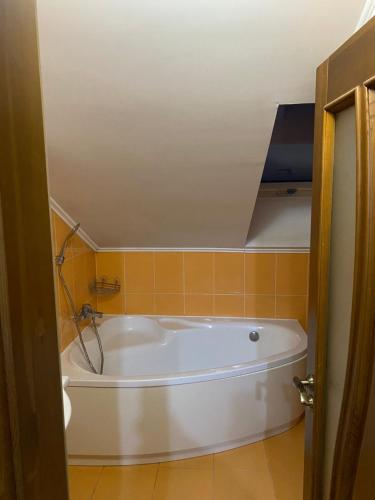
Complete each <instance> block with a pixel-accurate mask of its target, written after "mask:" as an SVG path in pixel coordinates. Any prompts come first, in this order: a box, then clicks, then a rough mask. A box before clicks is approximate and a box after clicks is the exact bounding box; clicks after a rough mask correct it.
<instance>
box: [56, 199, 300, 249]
mask: <svg viewBox="0 0 375 500" xmlns="http://www.w3.org/2000/svg"><path fill="white" fill-rule="evenodd" d="M49 199H50V207H51V209H52V210H53V211H54V212H55V213H56V214H57V215H58V216H59V217H61V218H62V220H63V221H64V222H65V223H66V224H67V225H68V226H69V227H74V226H75V225H76V224H77V221H76V220H74V219H73V218H72V217H71V216H70V215H69V214H68V213H67V212H66V211H65V210H64V209H63V208H62V207H61V205H59V204H58V203H57V201H56V200H55V199H54V198H52V196H50V198H49ZM77 233H78V235H79V236H80V237H81V238H82V239H83V241H84V242H85V243H87V244H88V245H89V247H90V248H92V249H93V250H94V251H95V252H98V253H102V252H111V253H115V252H124V253H126V252H170V251H173V252H215V253H222V252H242V253H290V252H292V253H308V252H310V248H309V247H255V246H254V247H243V248H207V247H196V248H192V247H188V248H182V247H181V248H175V247H168V248H167V247H153V248H151V247H100V246H99V245H97V244H96V243H95V241H94V240H93V239H92V238H91V237H90V236H89V235H88V234H87V233H86V231H85V230H83V229H81V228H79V230H78V232H77Z"/></svg>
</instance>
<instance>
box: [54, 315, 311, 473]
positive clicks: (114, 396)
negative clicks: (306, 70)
mask: <svg viewBox="0 0 375 500" xmlns="http://www.w3.org/2000/svg"><path fill="white" fill-rule="evenodd" d="M251 331H257V332H258V333H259V340H258V341H256V342H253V341H251V340H250V338H249V333H250V332H251ZM99 332H100V335H101V338H102V343H103V349H104V355H105V361H104V373H103V375H96V374H93V373H90V372H89V371H88V369H87V366H86V364H85V361H84V358H83V356H82V353H81V352H80V346H79V343H78V341H77V340H75V341H74V342H72V343H71V344H70V345H69V346H68V347H67V348H66V349H65V351H64V352H63V354H62V355H61V358H62V359H61V361H62V372H63V375H66V376H68V377H69V379H70V382H69V387H68V388H67V392H68V394H69V397H70V399H71V402H72V418H71V422H70V425H69V427H68V429H67V448H68V454H69V461H70V463H72V464H81V465H95V464H103V465H114V464H136V463H150V462H160V461H165V460H175V459H179V458H188V457H194V456H198V455H204V454H207V453H213V452H218V451H223V450H227V449H230V448H234V447H237V446H242V445H244V444H247V443H251V442H254V441H257V440H259V439H263V438H265V437H267V436H271V435H274V434H277V433H280V432H283V431H285V430H287V429H289V428H290V427H291V426H293V425H294V424H295V423H296V422H297V421H298V419H299V418H300V416H301V415H302V413H303V409H302V407H301V406H300V404H299V399H298V394H297V391H296V389H295V388H294V387H293V385H292V379H293V376H294V375H297V376H299V377H300V378H302V377H303V376H304V375H305V362H306V334H305V332H304V331H303V330H302V328H301V326H300V325H299V323H298V322H297V321H296V320H268V319H267V320H266V319H264V320H254V319H228V318H198V317H197V318H192V317H158V316H147V317H146V316H107V317H105V318H103V320H102V322H101V324H100V327H99ZM83 334H84V338H85V341H86V345H87V349H88V352H89V353H90V356H91V358H92V359H93V360H94V362H95V364H96V366H98V364H99V354H98V347H97V344H96V341H95V339H94V337H93V334H92V332H91V329H90V328H86V329H85V330H84V332H83Z"/></svg>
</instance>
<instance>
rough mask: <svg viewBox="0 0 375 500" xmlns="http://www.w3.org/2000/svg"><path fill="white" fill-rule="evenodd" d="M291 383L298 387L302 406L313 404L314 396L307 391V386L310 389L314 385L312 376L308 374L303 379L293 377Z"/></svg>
mask: <svg viewBox="0 0 375 500" xmlns="http://www.w3.org/2000/svg"><path fill="white" fill-rule="evenodd" d="M293 383H294V385H295V386H296V387H297V389H298V392H299V399H300V402H301V404H302V405H303V406H310V407H312V406H314V397H313V396H312V394H310V392H309V388H310V390H312V389H313V387H314V376H313V375H308V376H307V378H306V379H305V380H301V379H300V378H299V377H293Z"/></svg>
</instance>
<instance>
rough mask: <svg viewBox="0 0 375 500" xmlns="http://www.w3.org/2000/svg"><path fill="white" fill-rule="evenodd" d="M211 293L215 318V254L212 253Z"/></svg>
mask: <svg viewBox="0 0 375 500" xmlns="http://www.w3.org/2000/svg"><path fill="white" fill-rule="evenodd" d="M211 265H212V291H213V304H212V311H213V315H214V316H216V254H215V252H212V264H211Z"/></svg>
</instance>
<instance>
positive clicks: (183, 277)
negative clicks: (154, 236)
mask: <svg viewBox="0 0 375 500" xmlns="http://www.w3.org/2000/svg"><path fill="white" fill-rule="evenodd" d="M182 293H183V299H184V316H186V283H185V252H182Z"/></svg>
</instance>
